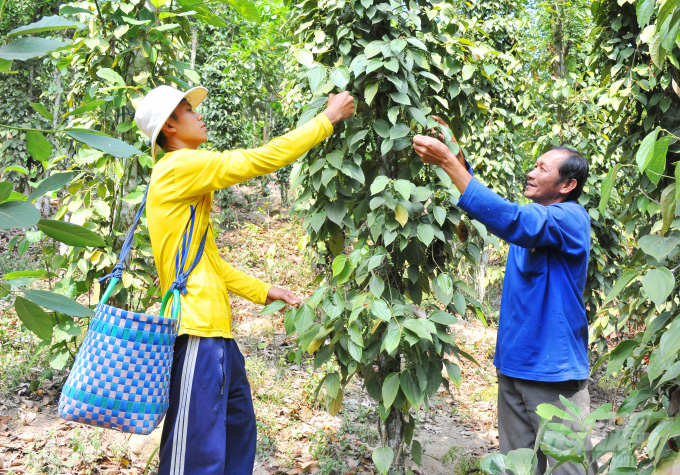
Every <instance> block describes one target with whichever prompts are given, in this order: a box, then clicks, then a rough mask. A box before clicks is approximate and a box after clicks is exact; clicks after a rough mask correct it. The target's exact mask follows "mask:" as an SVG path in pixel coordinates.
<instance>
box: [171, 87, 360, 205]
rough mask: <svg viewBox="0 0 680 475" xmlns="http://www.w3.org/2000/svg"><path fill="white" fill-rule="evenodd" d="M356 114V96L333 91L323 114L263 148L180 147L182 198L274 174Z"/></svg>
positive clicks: (176, 171) (177, 172)
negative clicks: (229, 150)
mask: <svg viewBox="0 0 680 475" xmlns="http://www.w3.org/2000/svg"><path fill="white" fill-rule="evenodd" d="M353 113H354V99H353V98H352V96H350V95H349V93H347V92H343V93H341V94H338V95H333V94H331V95H330V96H329V99H328V107H327V108H326V110H324V111H323V112H322V113H321V114H319V115H318V116H316V117H315V118H314V119H312V120H311V121H309V122H307V123H306V124H304V125H303V126H301V127H298V128H297V129H295V130H293V131H291V132H288V133H287V134H285V135H283V136H281V137H277V138H275V139H273V140H271V141H270V142H269V143H267V144H266V145H263V146H262V147H258V148H254V149H248V150H234V151H231V152H225V153H219V152H210V151H197V150H180V151H178V152H176V153H177V154H179V155H178V156H177V161H176V163H175V164H174V174H175V176H174V179H175V185H176V190H177V193H178V197H190V196H196V195H200V194H205V193H209V192H211V191H215V190H219V189H222V188H226V187H229V186H231V185H234V184H236V183H240V182H243V181H246V180H248V179H250V178H253V177H256V176H261V175H266V174H267V173H272V172H274V171H276V170H278V169H279V168H281V167H283V166H286V165H288V164H290V163H292V162H293V161H295V160H296V159H298V158H300V157H301V156H302V155H304V154H305V153H306V152H308V151H309V150H310V149H311V148H313V147H314V146H316V145H318V144H319V143H320V142H322V141H323V140H325V139H326V138H327V137H328V136H329V135H331V134H332V133H333V125H334V124H336V123H338V122H339V121H342V120H345V119H347V118H348V117H350V116H351V115H352V114H353Z"/></svg>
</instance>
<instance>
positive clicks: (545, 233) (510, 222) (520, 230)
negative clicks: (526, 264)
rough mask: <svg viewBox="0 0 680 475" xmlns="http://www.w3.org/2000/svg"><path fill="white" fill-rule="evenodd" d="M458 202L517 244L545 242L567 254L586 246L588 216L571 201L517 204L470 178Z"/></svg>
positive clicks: (502, 235) (532, 246) (495, 231)
mask: <svg viewBox="0 0 680 475" xmlns="http://www.w3.org/2000/svg"><path fill="white" fill-rule="evenodd" d="M458 206H459V207H460V208H462V209H463V210H465V211H466V212H467V213H468V215H469V216H470V217H471V218H473V219H476V220H477V221H480V222H481V223H482V224H484V225H485V226H486V227H487V229H488V230H489V231H490V232H491V233H493V234H495V235H496V236H498V237H500V238H501V239H504V240H505V241H508V242H510V243H512V244H516V245H518V246H520V247H524V248H528V249H532V248H536V247H541V246H549V247H554V248H557V249H560V250H561V251H562V252H565V253H567V254H580V253H582V252H583V250H584V249H589V243H590V217H589V216H588V213H587V212H586V210H585V209H584V208H583V207H582V206H579V205H578V204H576V203H574V202H566V203H558V204H553V205H550V206H543V205H540V204H537V203H531V204H528V205H519V204H517V203H511V202H510V201H508V200H506V199H504V198H501V197H500V196H498V195H497V194H496V193H494V192H493V191H491V190H490V189H488V188H487V187H486V186H484V185H482V184H481V183H480V182H479V181H477V180H475V179H471V180H470V182H469V183H468V185H467V188H466V190H465V192H464V193H463V196H461V198H460V200H459V201H458Z"/></svg>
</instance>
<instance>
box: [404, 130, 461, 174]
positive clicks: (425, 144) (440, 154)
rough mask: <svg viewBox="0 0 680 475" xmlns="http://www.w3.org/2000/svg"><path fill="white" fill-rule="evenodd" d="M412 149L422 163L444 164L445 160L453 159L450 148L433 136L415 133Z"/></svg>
mask: <svg viewBox="0 0 680 475" xmlns="http://www.w3.org/2000/svg"><path fill="white" fill-rule="evenodd" d="M413 149H414V150H415V151H416V153H417V154H418V155H419V156H420V158H422V159H423V162H424V163H430V164H432V165H439V166H444V165H445V164H446V162H447V161H449V160H452V159H453V160H455V157H454V156H453V154H452V153H451V150H449V148H448V147H447V146H446V145H444V144H443V143H442V142H441V141H440V140H437V139H436V138H434V137H428V136H426V135H416V136H415V137H413Z"/></svg>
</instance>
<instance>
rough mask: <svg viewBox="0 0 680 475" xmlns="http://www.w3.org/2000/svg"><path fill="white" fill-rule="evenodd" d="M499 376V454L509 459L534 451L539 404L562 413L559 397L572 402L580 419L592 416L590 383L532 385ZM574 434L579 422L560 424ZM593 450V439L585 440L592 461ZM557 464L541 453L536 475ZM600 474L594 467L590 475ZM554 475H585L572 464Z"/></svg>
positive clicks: (583, 381) (562, 466) (528, 382)
mask: <svg viewBox="0 0 680 475" xmlns="http://www.w3.org/2000/svg"><path fill="white" fill-rule="evenodd" d="M496 374H497V376H498V439H499V446H500V452H501V454H503V455H506V454H507V453H508V452H510V451H511V450H514V449H520V448H530V449H533V448H534V445H535V443H536V435H537V434H538V429H539V426H540V424H541V417H540V416H539V415H538V414H536V407H538V405H539V404H544V403H547V404H552V405H554V406H556V407H558V408H560V409H563V410H564V409H565V408H564V405H563V404H562V402H561V401H560V394H561V395H562V396H564V397H566V398H567V399H568V400H570V401H572V402H573V403H574V404H576V406H577V407H578V408H579V411H581V416H582V417H585V416H586V415H588V414H590V395H589V394H588V380H587V379H585V380H582V381H577V380H573V381H560V382H543V381H529V380H526V379H518V378H511V377H509V376H504V375H502V374H501V373H500V372H499V371H496ZM553 422H560V423H562V424H564V425H566V426H567V427H569V428H570V429H572V430H573V431H579V429H580V428H579V426H578V425H577V423H576V422H573V421H568V420H557V419H556V418H553ZM592 450H593V445H592V442H591V441H590V437H588V438H587V439H586V452H587V453H588V458H589V459H590V458H591V454H592ZM556 463H557V461H556V460H555V459H553V458H552V457H546V456H545V454H543V452H542V451H540V450H539V451H538V468H537V469H536V474H537V475H542V474H543V473H544V472H545V471H546V469H547V465H548V464H550V466H554V465H555V464H556ZM596 472H597V464H595V463H592V464H591V466H590V468H589V470H588V474H589V475H590V474H595V473H596ZM553 473H554V474H555V475H583V474H584V471H583V468H582V467H581V466H577V465H575V464H573V463H566V464H564V465H561V466H559V467H558V468H557V470H555V471H554V472H553Z"/></svg>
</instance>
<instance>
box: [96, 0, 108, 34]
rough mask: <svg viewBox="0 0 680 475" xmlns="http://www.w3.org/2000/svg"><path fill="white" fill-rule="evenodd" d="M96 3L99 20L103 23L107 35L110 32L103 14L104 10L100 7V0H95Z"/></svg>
mask: <svg viewBox="0 0 680 475" xmlns="http://www.w3.org/2000/svg"><path fill="white" fill-rule="evenodd" d="M94 4H95V5H96V6H97V16H98V17H99V21H100V22H101V24H102V30H104V36H106V35H108V34H109V33H108V32H107V31H106V23H104V17H103V16H102V11H101V9H100V8H99V2H98V1H97V0H94Z"/></svg>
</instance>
